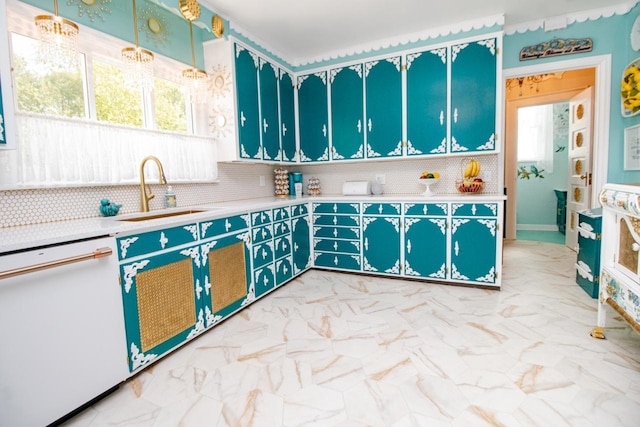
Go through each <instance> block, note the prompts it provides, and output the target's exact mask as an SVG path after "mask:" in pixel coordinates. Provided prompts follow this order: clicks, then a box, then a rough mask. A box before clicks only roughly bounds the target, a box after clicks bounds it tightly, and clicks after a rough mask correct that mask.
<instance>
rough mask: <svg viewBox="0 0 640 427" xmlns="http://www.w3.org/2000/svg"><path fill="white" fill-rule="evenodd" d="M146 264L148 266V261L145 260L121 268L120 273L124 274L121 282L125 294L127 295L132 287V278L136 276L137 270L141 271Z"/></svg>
mask: <svg viewBox="0 0 640 427" xmlns="http://www.w3.org/2000/svg"><path fill="white" fill-rule="evenodd" d="M147 264H149V260H148V259H145V260H142V261H138V262H134V263H132V264H129V265H125V266H123V267H122V271H123V272H124V277H123V280H124V291H125V293H127V294H128V293H129V291H130V290H131V286H132V285H133V278H134V276H135V275H136V274H138V270H142V269H143V268H145V267H146V266H147Z"/></svg>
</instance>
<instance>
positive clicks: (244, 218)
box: [227, 214, 251, 231]
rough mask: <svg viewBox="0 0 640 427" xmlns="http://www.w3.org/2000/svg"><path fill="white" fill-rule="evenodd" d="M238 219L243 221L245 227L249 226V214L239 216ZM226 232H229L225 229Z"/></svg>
mask: <svg viewBox="0 0 640 427" xmlns="http://www.w3.org/2000/svg"><path fill="white" fill-rule="evenodd" d="M240 218H242V219H243V220H244V223H245V226H247V227H249V225H251V224H250V222H249V221H250V219H249V214H244V215H240ZM227 231H229V230H228V229H227Z"/></svg>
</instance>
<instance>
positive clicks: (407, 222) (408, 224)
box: [404, 218, 420, 233]
mask: <svg viewBox="0 0 640 427" xmlns="http://www.w3.org/2000/svg"><path fill="white" fill-rule="evenodd" d="M417 222H420V219H419V218H405V219H404V232H405V233H406V232H407V231H409V228H411V226H412V225H413V224H415V223H417Z"/></svg>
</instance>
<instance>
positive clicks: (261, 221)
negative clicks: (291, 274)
mask: <svg viewBox="0 0 640 427" xmlns="http://www.w3.org/2000/svg"><path fill="white" fill-rule="evenodd" d="M272 220H273V212H272V211H271V210H270V209H269V210H262V211H259V212H252V213H251V243H252V244H251V262H252V273H253V274H252V278H253V284H254V286H255V296H256V298H259V297H261V296H262V295H264V294H266V293H267V292H269V291H271V290H272V289H273V288H274V287H275V270H274V264H273V262H274V251H275V246H274V242H273V223H272Z"/></svg>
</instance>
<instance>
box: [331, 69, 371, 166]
mask: <svg viewBox="0 0 640 427" xmlns="http://www.w3.org/2000/svg"><path fill="white" fill-rule="evenodd" d="M362 82H363V79H362V64H355V65H351V66H349V67H342V68H334V69H332V70H329V84H330V85H331V160H345V159H347V160H348V159H363V158H364V124H363V121H364V113H363V85H362Z"/></svg>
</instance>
